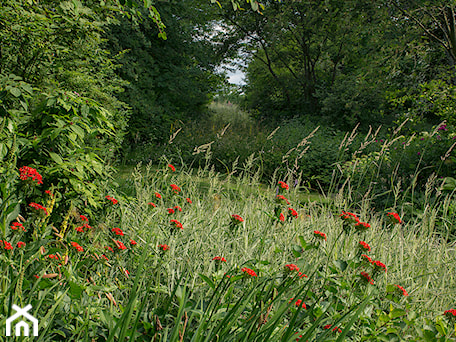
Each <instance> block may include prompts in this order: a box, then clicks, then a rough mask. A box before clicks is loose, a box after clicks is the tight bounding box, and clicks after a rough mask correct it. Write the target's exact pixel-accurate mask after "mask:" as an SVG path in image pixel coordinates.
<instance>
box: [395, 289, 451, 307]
mask: <svg viewBox="0 0 456 342" xmlns="http://www.w3.org/2000/svg"><path fill="white" fill-rule="evenodd" d="M394 286H396V287H397V288H398V289H399V290H400V291H401V292H402V295H403V296H408V293H407V291H405V289H404V288H403V287H402V286H400V285H394ZM455 311H456V310H455Z"/></svg>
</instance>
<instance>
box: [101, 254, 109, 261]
mask: <svg viewBox="0 0 456 342" xmlns="http://www.w3.org/2000/svg"><path fill="white" fill-rule="evenodd" d="M101 257H102V258H103V259H105V260H106V261H109V259H108V257H107V256H106V255H104V254H102V255H101Z"/></svg>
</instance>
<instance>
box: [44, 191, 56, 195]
mask: <svg viewBox="0 0 456 342" xmlns="http://www.w3.org/2000/svg"><path fill="white" fill-rule="evenodd" d="M44 192H45V193H47V194H48V195H49V196H51V197H54V194H53V193H52V192H51V190H44Z"/></svg>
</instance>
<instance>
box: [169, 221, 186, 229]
mask: <svg viewBox="0 0 456 342" xmlns="http://www.w3.org/2000/svg"><path fill="white" fill-rule="evenodd" d="M169 223H171V225H172V226H174V227H175V228H180V229H184V227H182V223H180V222H179V221H177V220H171V221H169Z"/></svg>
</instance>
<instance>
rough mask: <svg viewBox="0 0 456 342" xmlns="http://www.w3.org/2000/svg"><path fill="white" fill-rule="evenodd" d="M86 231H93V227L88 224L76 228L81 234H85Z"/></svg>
mask: <svg viewBox="0 0 456 342" xmlns="http://www.w3.org/2000/svg"><path fill="white" fill-rule="evenodd" d="M84 229H87V230H89V229H92V227H91V226H89V225H88V224H87V223H84V224H83V225H82V226H80V227H76V228H75V230H76V231H77V232H79V233H84Z"/></svg>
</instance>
